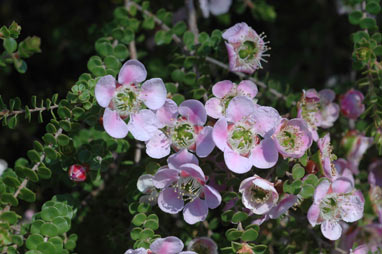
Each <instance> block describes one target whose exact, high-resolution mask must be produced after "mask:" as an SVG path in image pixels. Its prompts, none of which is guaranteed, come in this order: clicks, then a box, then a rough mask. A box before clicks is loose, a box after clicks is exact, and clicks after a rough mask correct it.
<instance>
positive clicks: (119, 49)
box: [73, 44, 129, 114]
mask: <svg viewBox="0 0 382 254" xmlns="http://www.w3.org/2000/svg"><path fill="white" fill-rule="evenodd" d="M114 56H115V57H117V58H118V59H119V60H125V59H126V58H127V57H128V56H129V50H128V49H127V47H126V46H125V45H123V44H118V45H117V46H115V48H114ZM73 114H74V110H73Z"/></svg>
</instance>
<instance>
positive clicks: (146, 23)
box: [142, 16, 155, 30]
mask: <svg viewBox="0 0 382 254" xmlns="http://www.w3.org/2000/svg"><path fill="white" fill-rule="evenodd" d="M154 27H155V21H154V18H153V17H151V16H146V17H145V19H144V20H143V23H142V28H143V29H146V30H151V29H154Z"/></svg>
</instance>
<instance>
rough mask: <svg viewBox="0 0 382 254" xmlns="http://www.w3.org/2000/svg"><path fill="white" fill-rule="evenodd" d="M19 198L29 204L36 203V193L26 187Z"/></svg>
mask: <svg viewBox="0 0 382 254" xmlns="http://www.w3.org/2000/svg"><path fill="white" fill-rule="evenodd" d="M19 198H20V199H22V200H24V201H27V202H29V203H33V202H35V201H36V193H34V192H33V191H31V190H30V189H28V188H26V187H24V188H22V189H21V190H20V195H19Z"/></svg>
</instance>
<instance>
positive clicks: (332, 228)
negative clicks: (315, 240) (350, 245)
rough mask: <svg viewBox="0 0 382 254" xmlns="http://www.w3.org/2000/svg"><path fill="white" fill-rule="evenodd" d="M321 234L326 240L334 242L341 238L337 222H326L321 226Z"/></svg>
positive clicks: (340, 229) (339, 226)
mask: <svg viewBox="0 0 382 254" xmlns="http://www.w3.org/2000/svg"><path fill="white" fill-rule="evenodd" d="M321 232H322V234H323V235H324V236H325V237H326V238H327V239H329V240H332V241H335V240H338V239H339V238H340V237H341V234H342V228H341V225H340V224H339V223H338V222H335V221H328V220H326V221H324V222H323V223H322V224H321Z"/></svg>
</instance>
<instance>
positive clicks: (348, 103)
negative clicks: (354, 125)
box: [340, 89, 365, 119]
mask: <svg viewBox="0 0 382 254" xmlns="http://www.w3.org/2000/svg"><path fill="white" fill-rule="evenodd" d="M363 99H364V96H363V94H362V93H361V92H360V91H358V90H354V89H350V90H349V91H347V92H346V94H344V95H342V96H341V97H340V105H341V111H342V113H343V114H344V115H345V116H346V117H348V118H351V119H357V118H358V117H359V116H360V115H361V114H362V113H363V112H364V111H365V104H363V103H362V102H363Z"/></svg>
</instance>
